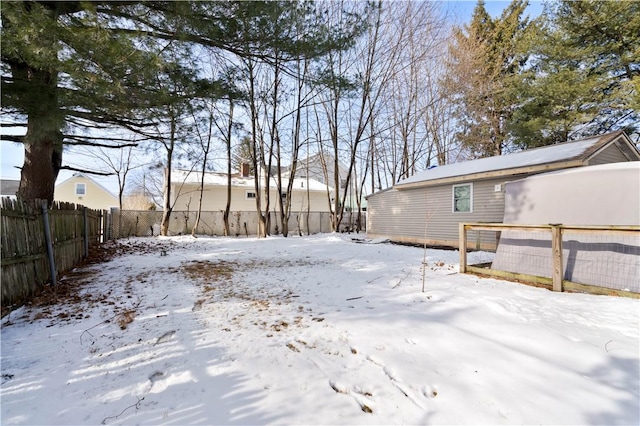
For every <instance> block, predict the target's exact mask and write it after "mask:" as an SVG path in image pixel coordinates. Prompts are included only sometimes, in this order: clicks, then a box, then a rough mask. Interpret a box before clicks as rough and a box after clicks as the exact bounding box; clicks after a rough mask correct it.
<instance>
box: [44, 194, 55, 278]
mask: <svg viewBox="0 0 640 426" xmlns="http://www.w3.org/2000/svg"><path fill="white" fill-rule="evenodd" d="M42 220H43V221H44V241H45V243H46V244H47V256H48V257H49V274H50V275H51V284H53V285H56V284H57V278H56V260H55V257H54V256H53V243H52V241H51V226H50V225H49V208H48V207H47V202H46V200H44V201H42Z"/></svg>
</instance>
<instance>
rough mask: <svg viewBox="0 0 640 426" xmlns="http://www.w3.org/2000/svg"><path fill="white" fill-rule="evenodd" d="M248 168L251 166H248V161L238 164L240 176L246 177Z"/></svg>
mask: <svg viewBox="0 0 640 426" xmlns="http://www.w3.org/2000/svg"><path fill="white" fill-rule="evenodd" d="M250 170H251V167H250V166H249V163H242V164H240V174H241V175H242V177H248V176H249V171H250Z"/></svg>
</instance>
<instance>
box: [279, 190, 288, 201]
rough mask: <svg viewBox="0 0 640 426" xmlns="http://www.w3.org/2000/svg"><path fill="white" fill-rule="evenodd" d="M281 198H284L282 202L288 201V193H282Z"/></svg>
mask: <svg viewBox="0 0 640 426" xmlns="http://www.w3.org/2000/svg"><path fill="white" fill-rule="evenodd" d="M280 197H281V198H282V201H287V193H286V192H283V193H281V194H280Z"/></svg>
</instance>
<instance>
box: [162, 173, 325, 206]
mask: <svg viewBox="0 0 640 426" xmlns="http://www.w3.org/2000/svg"><path fill="white" fill-rule="evenodd" d="M201 179H202V173H201V172H194V171H185V170H172V172H171V180H172V184H171V203H172V204H173V209H174V210H176V211H196V210H198V203H199V200H200V182H201ZM269 183H270V185H269V191H270V194H269V197H270V205H269V211H270V212H273V211H276V212H277V211H280V206H279V203H278V198H277V197H278V190H277V184H276V179H275V178H271V181H270V182H269ZM227 184H228V182H227V174H226V173H215V172H207V173H205V175H204V193H203V196H202V211H223V210H224V209H225V207H226V204H227ZM288 184H289V180H288V179H287V178H283V183H282V186H283V190H286V187H287V185H288ZM261 186H262V192H263V194H262V199H263V202H262V203H263V205H262V208H263V209H264V191H265V186H264V183H262V184H261ZM282 196H285V194H282ZM330 198H333V189H332V188H330V187H328V186H327V185H325V184H323V183H321V182H318V181H317V180H315V179H311V178H295V179H294V180H293V189H292V197H291V212H293V213H295V212H306V211H310V212H328V211H329V199H330ZM230 210H231V211H232V212H253V211H255V210H256V189H255V177H253V176H242V175H240V174H234V175H232V176H231V209H230Z"/></svg>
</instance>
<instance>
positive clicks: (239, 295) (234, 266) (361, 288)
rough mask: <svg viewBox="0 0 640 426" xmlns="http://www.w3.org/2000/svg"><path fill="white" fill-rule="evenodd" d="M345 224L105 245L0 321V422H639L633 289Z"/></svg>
mask: <svg viewBox="0 0 640 426" xmlns="http://www.w3.org/2000/svg"><path fill="white" fill-rule="evenodd" d="M352 237H353V235H351V236H349V235H346V234H321V235H316V236H310V237H294V238H282V237H270V238H266V239H253V238H246V239H227V238H203V237H200V238H192V237H184V236H183V237H170V238H162V237H160V238H155V239H132V240H128V241H122V242H120V243H119V246H118V250H120V251H121V252H122V253H121V254H120V255H119V256H116V257H114V258H113V259H112V260H110V261H108V262H107V263H102V264H93V265H89V266H86V267H83V268H79V269H77V270H75V271H73V272H72V273H70V274H69V275H68V276H67V277H65V278H63V280H62V282H63V283H64V281H65V280H67V281H68V282H69V281H70V280H75V281H73V282H74V283H77V284H76V285H77V286H79V288H81V293H82V298H81V299H78V300H76V301H73V300H72V299H69V300H68V301H67V302H65V303H59V304H57V305H52V306H38V307H36V306H27V307H23V308H20V309H18V310H16V311H14V312H12V313H11V314H10V315H9V316H7V317H5V318H4V319H3V321H2V333H1V343H2V351H1V369H2V387H1V393H0V397H1V400H0V401H1V411H0V413H1V416H2V417H1V419H0V423H1V424H4V425H8V424H29V425H33V424H77V425H84V424H91V425H94V424H167V425H170V424H230V425H237V424H243V425H253V424H267V423H268V424H350V425H351V424H368V425H373V424H375V425H379V424H452V423H453V424H533V423H535V424H638V423H640V418H639V417H640V414H639V413H640V402H639V397H640V392H639V380H640V371H639V368H640V354H639V352H640V345H639V343H640V336H639V322H640V318H639V316H640V314H639V309H638V307H639V303H640V302H639V301H638V300H632V299H625V298H616V297H606V296H593V295H584V294H569V293H554V292H551V291H548V290H545V289H539V288H535V287H529V286H525V285H522V284H517V283H511V282H506V281H501V280H496V279H487V278H479V277H476V276H473V275H464V274H459V273H457V271H458V253H457V252H455V251H443V250H427V251H426V262H427V266H426V268H425V276H424V286H425V291H424V292H422V291H421V290H422V285H423V278H422V267H421V266H422V262H423V256H425V251H424V250H423V249H421V248H417V247H407V246H399V245H392V244H388V243H384V242H382V241H369V240H365V239H363V238H356V241H354V240H352ZM363 243H365V244H363ZM366 243H368V244H366ZM491 257H492V254H490V253H470V255H469V258H470V261H471V262H472V263H473V262H485V261H489V260H491Z"/></svg>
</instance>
